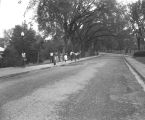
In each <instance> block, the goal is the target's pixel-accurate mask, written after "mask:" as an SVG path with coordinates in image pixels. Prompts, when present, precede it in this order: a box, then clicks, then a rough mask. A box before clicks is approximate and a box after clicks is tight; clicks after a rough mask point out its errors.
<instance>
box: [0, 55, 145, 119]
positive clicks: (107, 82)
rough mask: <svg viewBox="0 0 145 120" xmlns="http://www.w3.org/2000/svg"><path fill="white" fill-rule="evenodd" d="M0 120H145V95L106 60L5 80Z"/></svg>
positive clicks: (117, 58)
mask: <svg viewBox="0 0 145 120" xmlns="http://www.w3.org/2000/svg"><path fill="white" fill-rule="evenodd" d="M0 120H145V93H144V91H143V90H142V88H141V86H140V85H139V84H138V82H137V80H136V79H135V77H134V75H133V74H132V73H131V72H130V70H129V69H128V67H127V66H126V64H125V62H124V59H123V57H122V56H121V55H113V54H112V55H105V56H102V57H99V58H94V59H91V60H87V61H82V62H77V63H72V64H69V65H65V66H60V67H54V68H51V69H44V70H39V71H33V72H30V73H27V74H23V75H19V76H15V77H11V78H7V79H0Z"/></svg>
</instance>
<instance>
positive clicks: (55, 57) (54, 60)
mask: <svg viewBox="0 0 145 120" xmlns="http://www.w3.org/2000/svg"><path fill="white" fill-rule="evenodd" d="M56 59H57V56H56V55H55V54H53V64H54V65H56Z"/></svg>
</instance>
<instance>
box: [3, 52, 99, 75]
mask: <svg viewBox="0 0 145 120" xmlns="http://www.w3.org/2000/svg"><path fill="white" fill-rule="evenodd" d="M99 56H100V55H98V56H91V57H85V58H80V59H79V60H77V61H83V60H88V59H92V58H95V57H99ZM73 62H75V61H67V62H64V61H63V62H58V63H57V64H56V65H55V66H61V65H65V64H70V63H73ZM52 67H54V65H53V64H52V63H51V64H43V65H35V66H28V67H27V66H26V67H9V68H1V69H0V78H6V77H11V76H15V75H19V74H24V73H27V72H30V71H34V70H40V69H47V68H52Z"/></svg>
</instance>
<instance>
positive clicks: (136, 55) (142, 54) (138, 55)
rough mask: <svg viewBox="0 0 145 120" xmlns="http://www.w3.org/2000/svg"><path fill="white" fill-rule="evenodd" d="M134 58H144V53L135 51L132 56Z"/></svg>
mask: <svg viewBox="0 0 145 120" xmlns="http://www.w3.org/2000/svg"><path fill="white" fill-rule="evenodd" d="M133 56H134V57H145V51H137V52H135V53H134V54H133Z"/></svg>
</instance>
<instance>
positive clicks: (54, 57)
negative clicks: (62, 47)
mask: <svg viewBox="0 0 145 120" xmlns="http://www.w3.org/2000/svg"><path fill="white" fill-rule="evenodd" d="M62 56H63V57H62V60H63V61H65V62H66V61H68V58H70V60H71V61H72V60H75V61H76V60H77V59H79V58H80V52H76V53H75V52H73V51H71V52H70V53H69V54H67V53H65V54H64V55H62ZM57 59H59V61H61V60H60V55H57V53H54V52H50V62H51V63H53V64H54V65H56V62H57Z"/></svg>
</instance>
